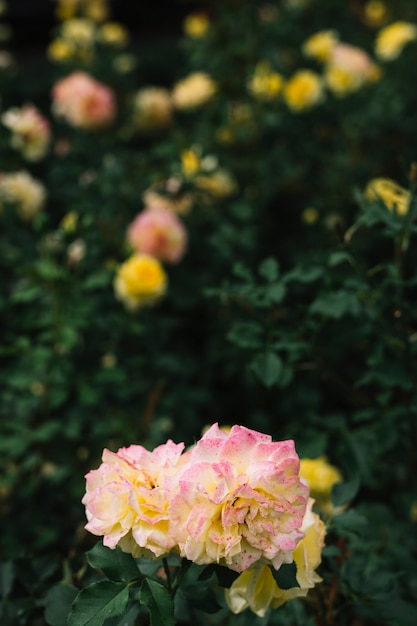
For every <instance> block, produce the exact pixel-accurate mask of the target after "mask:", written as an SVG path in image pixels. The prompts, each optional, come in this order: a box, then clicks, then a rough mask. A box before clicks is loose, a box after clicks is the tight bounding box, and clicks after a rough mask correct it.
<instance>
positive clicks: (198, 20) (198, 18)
mask: <svg viewBox="0 0 417 626" xmlns="http://www.w3.org/2000/svg"><path fill="white" fill-rule="evenodd" d="M209 27H210V20H209V18H208V16H207V15H206V14H205V13H190V14H189V15H187V17H186V18H185V19H184V22H183V29H184V33H185V34H186V35H188V36H189V37H194V38H195V39H199V38H200V37H204V35H205V34H206V33H207V31H208V29H209Z"/></svg>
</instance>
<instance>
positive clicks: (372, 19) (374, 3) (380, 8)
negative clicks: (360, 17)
mask: <svg viewBox="0 0 417 626" xmlns="http://www.w3.org/2000/svg"><path fill="white" fill-rule="evenodd" d="M363 12H364V21H365V23H366V24H368V26H374V27H378V26H382V24H384V23H385V22H386V21H387V19H388V15H389V13H388V7H387V5H386V4H385V2H381V0H369V2H367V3H366V4H365V6H364V8H363Z"/></svg>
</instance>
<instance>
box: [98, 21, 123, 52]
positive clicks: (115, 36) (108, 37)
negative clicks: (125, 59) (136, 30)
mask: <svg viewBox="0 0 417 626" xmlns="http://www.w3.org/2000/svg"><path fill="white" fill-rule="evenodd" d="M98 39H99V40H100V41H101V42H103V43H105V44H108V45H110V46H125V45H126V44H127V43H128V41H129V33H128V32H127V30H126V28H125V27H124V26H122V24H118V23H117V22H107V24H103V26H101V28H100V30H99V32H98Z"/></svg>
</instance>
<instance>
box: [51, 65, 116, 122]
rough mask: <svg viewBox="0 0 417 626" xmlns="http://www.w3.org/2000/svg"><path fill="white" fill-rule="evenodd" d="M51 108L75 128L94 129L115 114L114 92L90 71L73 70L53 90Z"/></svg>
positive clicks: (112, 117)
mask: <svg viewBox="0 0 417 626" xmlns="http://www.w3.org/2000/svg"><path fill="white" fill-rule="evenodd" d="M52 99H53V104H52V110H53V112H54V113H55V115H57V116H58V117H62V118H63V119H65V120H66V121H67V122H68V123H69V124H71V125H72V126H74V127H77V128H84V129H87V130H93V129H98V128H103V127H105V126H108V125H109V124H111V123H112V122H113V120H114V118H115V116H116V100H115V96H114V93H113V91H112V90H111V89H110V88H109V87H107V86H106V85H103V84H102V83H100V82H99V81H97V80H95V79H94V78H93V77H92V76H90V75H89V74H86V73H85V72H81V71H75V72H73V73H72V74H70V75H69V76H67V77H66V78H63V79H61V80H59V81H58V82H57V83H56V84H55V85H54V87H53V89H52Z"/></svg>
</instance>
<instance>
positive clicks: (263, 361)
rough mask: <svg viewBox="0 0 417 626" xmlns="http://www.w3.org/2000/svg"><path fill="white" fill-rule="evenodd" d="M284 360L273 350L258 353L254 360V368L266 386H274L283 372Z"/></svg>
mask: <svg viewBox="0 0 417 626" xmlns="http://www.w3.org/2000/svg"><path fill="white" fill-rule="evenodd" d="M282 368H283V365H282V361H281V359H280V358H279V357H278V356H277V355H276V354H274V353H273V352H266V353H265V352H263V353H261V354H258V355H257V356H256V357H255V359H254V361H253V362H252V369H253V371H254V372H255V374H256V376H257V377H258V378H259V380H260V381H261V383H263V384H264V385H265V387H272V385H274V384H275V383H276V382H278V380H279V377H280V376H281V373H282Z"/></svg>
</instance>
